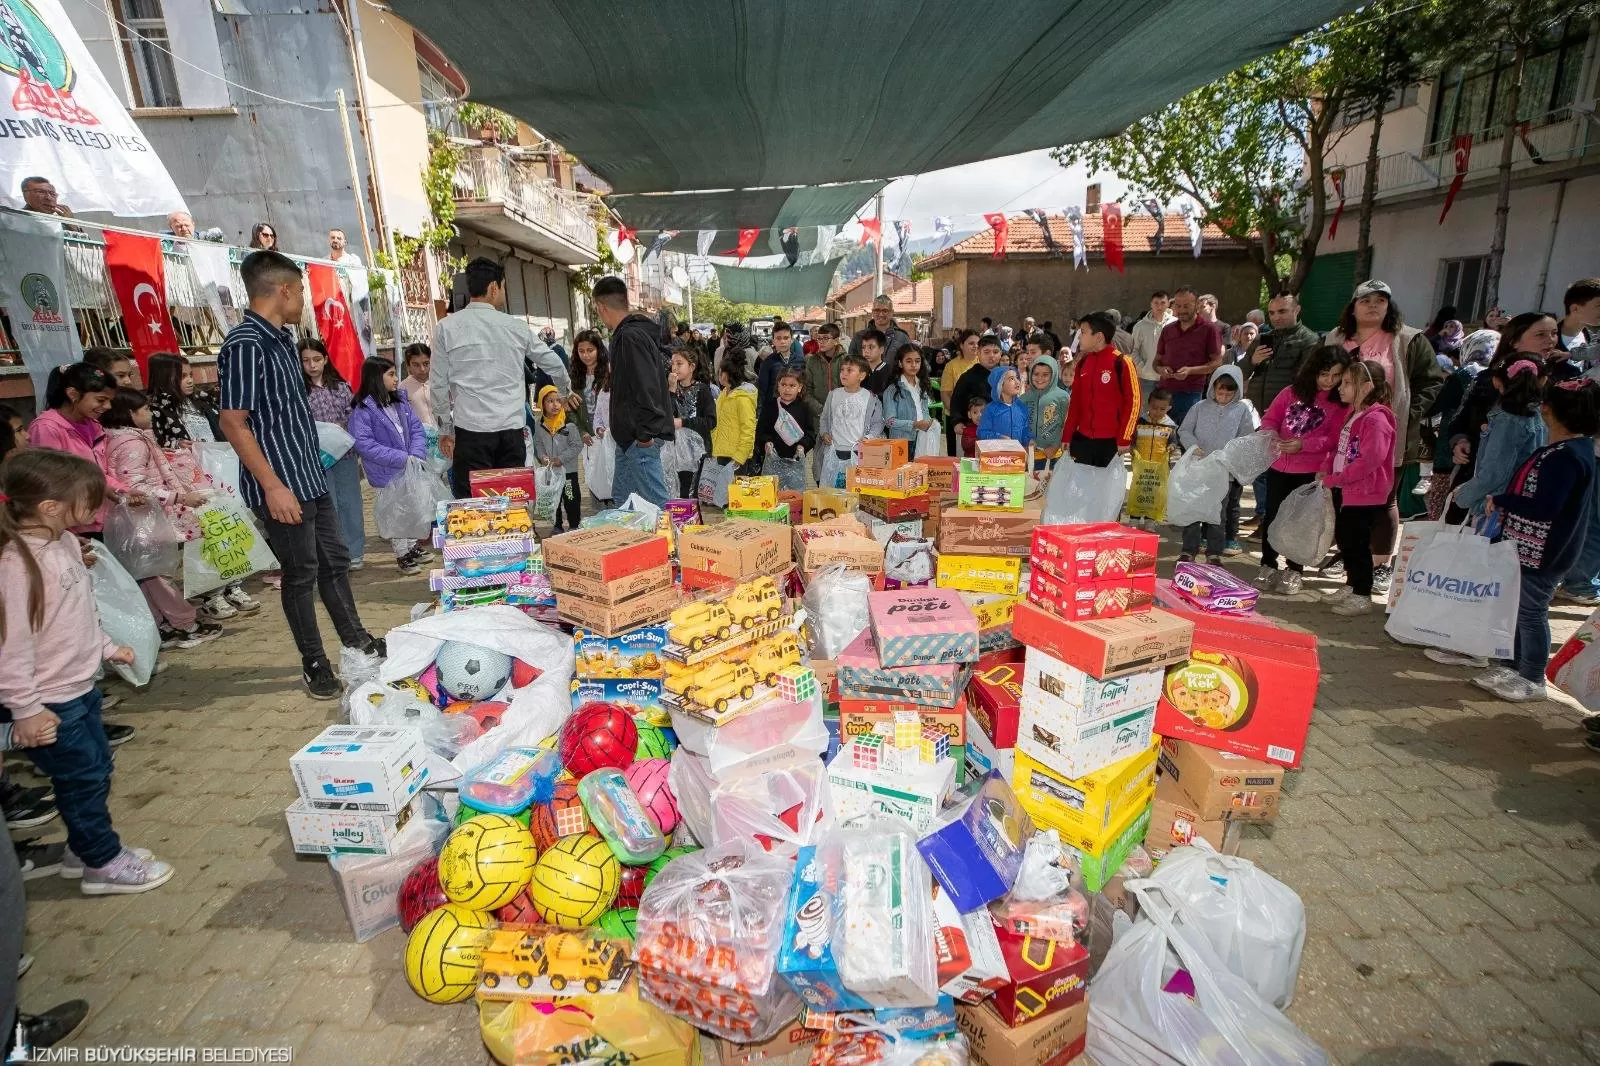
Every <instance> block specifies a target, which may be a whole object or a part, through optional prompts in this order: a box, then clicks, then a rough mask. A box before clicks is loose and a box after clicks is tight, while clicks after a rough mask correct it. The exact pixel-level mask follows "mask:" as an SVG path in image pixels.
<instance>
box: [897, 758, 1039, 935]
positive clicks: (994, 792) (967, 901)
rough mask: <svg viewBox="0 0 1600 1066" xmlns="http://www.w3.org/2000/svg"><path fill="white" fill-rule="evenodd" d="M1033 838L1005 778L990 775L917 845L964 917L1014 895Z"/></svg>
mask: <svg viewBox="0 0 1600 1066" xmlns="http://www.w3.org/2000/svg"><path fill="white" fill-rule="evenodd" d="M1032 837H1033V819H1031V818H1029V817H1028V812H1027V811H1025V810H1023V809H1022V804H1020V803H1018V802H1017V797H1016V796H1015V795H1014V794H1013V793H1012V791H1011V786H1010V785H1008V784H1006V781H1005V778H1003V777H1001V776H1000V775H999V774H994V773H991V774H990V775H989V776H988V777H986V778H984V780H983V782H982V783H981V784H979V786H978V791H977V792H976V793H975V794H974V795H972V796H971V797H970V798H969V799H967V800H966V801H965V802H964V803H962V804H961V805H960V806H958V807H956V808H955V809H954V810H951V811H948V812H946V813H944V814H943V815H941V816H940V817H939V819H938V821H936V822H935V823H934V827H933V828H932V829H931V830H929V831H928V832H927V833H926V834H925V835H924V836H923V837H922V838H921V839H920V840H918V841H917V850H918V851H920V852H922V857H923V858H924V859H926V860H927V863H928V869H930V870H932V871H933V876H934V879H935V880H937V881H938V882H939V885H940V887H942V888H943V889H944V891H945V893H946V894H947V895H948V896H949V897H950V900H951V902H953V903H954V904H955V905H956V909H957V910H959V911H961V912H963V913H965V912H967V911H972V910H977V909H979V908H980V907H983V906H984V905H985V904H987V903H989V901H991V900H996V899H999V898H1000V897H1001V896H1003V895H1005V894H1006V893H1007V892H1009V891H1011V886H1012V884H1014V883H1015V882H1016V880H1017V871H1018V870H1019V869H1020V868H1021V866H1022V852H1023V849H1025V848H1026V847H1027V843H1028V840H1029V839H1031V838H1032Z"/></svg>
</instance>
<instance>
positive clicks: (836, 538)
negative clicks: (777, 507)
mask: <svg viewBox="0 0 1600 1066" xmlns="http://www.w3.org/2000/svg"><path fill="white" fill-rule="evenodd" d="M794 550H795V554H796V556H797V557H798V558H799V561H800V567H801V569H802V570H804V571H805V572H806V573H807V574H812V573H815V572H816V571H818V570H822V569H824V568H826V567H829V566H832V565H834V564H836V563H838V564H843V565H844V566H847V567H849V568H850V569H852V570H862V571H865V572H866V573H871V574H876V573H880V572H882V570H883V545H882V544H879V543H878V542H877V541H876V540H874V539H872V535H871V534H870V533H868V532H867V527H866V526H864V525H862V524H861V522H860V521H858V520H857V519H856V518H855V517H854V516H852V515H840V516H838V517H837V518H830V519H828V520H826V521H822V522H807V523H806V524H805V525H803V526H796V527H795V528H794Z"/></svg>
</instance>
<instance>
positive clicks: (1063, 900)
mask: <svg viewBox="0 0 1600 1066" xmlns="http://www.w3.org/2000/svg"><path fill="white" fill-rule="evenodd" d="M1081 887H1082V879H1081V878H1080V877H1079V876H1078V861H1077V858H1076V857H1075V856H1074V854H1073V852H1072V851H1071V849H1069V848H1066V847H1064V846H1063V845H1062V843H1061V836H1060V834H1059V833H1057V832H1056V831H1055V830H1054V829H1046V830H1042V831H1041V832H1038V833H1035V834H1034V835H1033V836H1032V837H1031V838H1029V840H1028V846H1027V850H1026V851H1024V852H1023V854H1022V866H1021V868H1020V869H1019V870H1018V871H1017V880H1016V883H1014V884H1013V885H1012V886H1011V891H1010V892H1008V893H1006V895H1005V897H1004V898H1003V899H998V900H995V901H994V902H993V903H991V904H989V913H990V915H991V916H992V917H993V918H994V921H995V924H996V925H998V926H1000V928H1002V929H1005V930H1006V931H1007V932H1009V933H1012V934H1014V935H1016V936H1031V937H1037V938H1039V939H1042V940H1056V941H1063V942H1068V941H1070V942H1079V943H1081V942H1083V941H1084V940H1085V939H1086V938H1087V936H1088V930H1089V898H1088V897H1087V896H1085V895H1084V894H1083V892H1082V891H1081Z"/></svg>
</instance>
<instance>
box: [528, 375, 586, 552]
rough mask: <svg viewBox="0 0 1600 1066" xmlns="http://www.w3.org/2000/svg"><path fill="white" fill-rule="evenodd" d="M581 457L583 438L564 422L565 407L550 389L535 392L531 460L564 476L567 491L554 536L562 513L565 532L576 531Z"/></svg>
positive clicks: (547, 386)
mask: <svg viewBox="0 0 1600 1066" xmlns="http://www.w3.org/2000/svg"><path fill="white" fill-rule="evenodd" d="M582 454H583V434H582V433H581V432H579V430H578V427H577V426H575V425H573V424H572V423H571V422H569V421H567V409H566V405H565V404H563V403H562V402H561V392H560V390H559V389H557V388H556V387H555V386H554V385H546V386H545V387H544V388H542V389H540V390H539V421H538V422H537V423H535V424H534V427H533V457H534V459H536V460H537V461H538V462H540V463H542V464H544V465H545V466H547V467H549V468H551V469H553V470H560V471H561V472H562V473H563V474H565V475H566V479H567V487H566V489H565V490H564V491H563V492H562V493H561V505H560V506H559V507H557V509H556V514H555V525H554V527H553V530H554V532H556V533H560V532H561V519H562V517H563V511H564V512H565V517H566V521H567V525H566V528H567V529H577V528H578V516H579V513H580V508H581V501H580V500H579V499H578V459H579V456H581V455H582Z"/></svg>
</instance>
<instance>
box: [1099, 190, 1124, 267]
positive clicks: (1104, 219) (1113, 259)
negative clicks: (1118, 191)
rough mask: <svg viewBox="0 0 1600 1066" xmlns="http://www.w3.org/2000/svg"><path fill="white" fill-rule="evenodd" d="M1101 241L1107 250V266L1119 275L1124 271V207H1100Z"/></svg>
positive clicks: (1104, 205)
mask: <svg viewBox="0 0 1600 1066" xmlns="http://www.w3.org/2000/svg"><path fill="white" fill-rule="evenodd" d="M1100 241H1101V243H1102V244H1103V245H1104V247H1105V250H1106V266H1108V267H1110V268H1111V269H1112V270H1115V271H1116V272H1117V273H1119V274H1124V273H1127V271H1125V270H1123V269H1122V205H1121V204H1101V205H1100Z"/></svg>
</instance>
